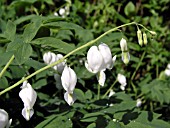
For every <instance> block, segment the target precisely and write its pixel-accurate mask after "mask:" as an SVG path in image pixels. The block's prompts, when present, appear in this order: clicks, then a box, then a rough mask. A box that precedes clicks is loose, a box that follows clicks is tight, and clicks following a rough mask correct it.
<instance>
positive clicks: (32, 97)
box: [19, 81, 37, 120]
mask: <svg viewBox="0 0 170 128" xmlns="http://www.w3.org/2000/svg"><path fill="white" fill-rule="evenodd" d="M21 88H22V90H21V91H20V92H19V96H20V98H21V100H22V101H23V103H24V108H23V109H22V115H23V117H24V118H25V119H26V120H30V118H31V117H32V115H33V114H34V110H33V106H34V104H35V101H36V99H37V93H36V92H35V91H34V89H33V88H32V86H31V85H30V84H29V83H28V82H27V81H24V82H23V85H22V87H21Z"/></svg>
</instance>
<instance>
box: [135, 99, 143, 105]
mask: <svg viewBox="0 0 170 128" xmlns="http://www.w3.org/2000/svg"><path fill="white" fill-rule="evenodd" d="M141 105H142V100H141V99H137V100H136V107H140V106H141Z"/></svg>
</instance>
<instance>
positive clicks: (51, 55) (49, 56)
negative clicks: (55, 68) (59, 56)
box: [43, 52, 56, 64]
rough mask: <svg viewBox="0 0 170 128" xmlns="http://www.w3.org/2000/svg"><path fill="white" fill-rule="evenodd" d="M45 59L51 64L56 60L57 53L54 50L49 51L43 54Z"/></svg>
mask: <svg viewBox="0 0 170 128" xmlns="http://www.w3.org/2000/svg"><path fill="white" fill-rule="evenodd" d="M43 60H44V62H45V63H46V64H51V63H53V62H55V60H56V55H55V53H53V52H47V53H45V54H44V55H43Z"/></svg>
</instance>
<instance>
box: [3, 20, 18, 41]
mask: <svg viewBox="0 0 170 128" xmlns="http://www.w3.org/2000/svg"><path fill="white" fill-rule="evenodd" d="M15 33H16V25H15V24H14V23H13V22H12V21H10V20H9V21H8V23H7V26H6V31H5V32H4V35H5V37H6V38H7V39H8V40H11V41H13V40H14V38H15Z"/></svg>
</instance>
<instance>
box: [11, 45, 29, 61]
mask: <svg viewBox="0 0 170 128" xmlns="http://www.w3.org/2000/svg"><path fill="white" fill-rule="evenodd" d="M31 54H32V47H31V45H30V44H27V43H24V44H23V45H21V46H20V47H19V48H18V50H17V51H16V52H15V53H14V55H15V59H16V61H17V63H18V64H23V63H24V62H25V61H27V60H28V59H29V57H30V55H31Z"/></svg>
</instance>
